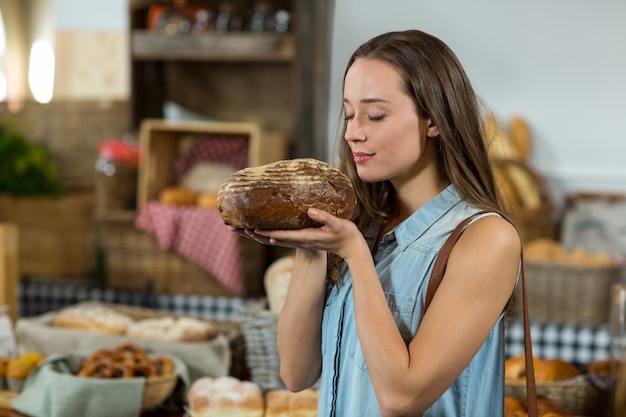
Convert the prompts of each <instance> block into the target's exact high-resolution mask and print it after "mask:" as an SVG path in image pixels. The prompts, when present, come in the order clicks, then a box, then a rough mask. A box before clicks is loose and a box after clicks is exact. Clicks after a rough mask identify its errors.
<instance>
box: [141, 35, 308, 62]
mask: <svg viewBox="0 0 626 417" xmlns="http://www.w3.org/2000/svg"><path fill="white" fill-rule="evenodd" d="M295 50H296V48H295V39H294V36H293V35H291V34H275V33H258V34H257V33H245V32H241V33H234V32H231V33H223V34H221V33H214V34H206V35H189V36H184V35H180V36H169V35H164V34H159V33H154V32H150V31H147V30H133V31H132V35H131V53H132V58H133V59H134V60H164V61H167V60H172V61H184V60H188V61H220V62H224V61H237V62H291V61H293V60H294V59H295Z"/></svg>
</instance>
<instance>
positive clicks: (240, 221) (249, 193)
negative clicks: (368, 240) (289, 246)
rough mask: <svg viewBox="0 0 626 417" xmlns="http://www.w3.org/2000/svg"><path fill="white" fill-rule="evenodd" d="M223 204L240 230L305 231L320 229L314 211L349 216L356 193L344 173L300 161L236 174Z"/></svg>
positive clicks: (221, 197) (225, 215) (223, 191)
mask: <svg viewBox="0 0 626 417" xmlns="http://www.w3.org/2000/svg"><path fill="white" fill-rule="evenodd" d="M217 204H218V209H219V211H220V215H221V216H222V219H223V221H224V223H226V224H227V225H230V226H234V227H236V228H241V229H299V228H305V227H315V226H319V224H317V223H316V222H314V221H313V220H311V219H310V218H309V216H308V215H307V210H308V209H309V208H318V209H321V210H324V211H328V212H329V213H331V214H332V215H334V216H337V217H341V218H344V219H347V218H349V217H350V216H351V215H352V212H353V210H354V208H355V206H356V194H355V192H354V188H353V186H352V183H351V182H350V180H349V179H348V177H347V176H346V175H344V174H343V173H342V172H341V171H339V170H338V169H336V168H333V167H331V166H330V165H328V164H326V163H325V162H322V161H318V160H316V159H312V158H299V159H291V160H283V161H278V162H274V163H271V164H268V165H263V166H258V167H248V168H244V169H242V170H239V171H237V172H235V173H234V174H233V175H231V176H230V177H228V178H227V179H226V180H224V182H223V183H222V185H221V187H220V189H219V191H218V195H217Z"/></svg>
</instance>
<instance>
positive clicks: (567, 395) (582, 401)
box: [504, 379, 609, 417]
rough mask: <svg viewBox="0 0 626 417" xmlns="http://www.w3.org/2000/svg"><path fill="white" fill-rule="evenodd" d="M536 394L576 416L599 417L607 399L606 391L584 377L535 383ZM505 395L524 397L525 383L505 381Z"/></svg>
mask: <svg viewBox="0 0 626 417" xmlns="http://www.w3.org/2000/svg"><path fill="white" fill-rule="evenodd" d="M536 388H537V396H538V397H543V398H547V399H549V400H551V401H553V402H555V403H556V404H557V405H558V406H559V407H561V408H562V409H564V410H565V411H567V412H568V413H571V414H574V415H577V416H588V417H599V416H603V415H605V414H604V412H605V408H606V406H607V404H608V401H609V393H608V391H606V390H604V389H601V388H599V387H596V386H595V385H593V384H592V383H591V382H589V381H587V380H585V379H575V380H571V381H557V382H542V383H537V384H536ZM504 393H505V395H510V396H513V397H516V398H519V399H524V398H526V384H525V383H518V382H506V384H505V387H504Z"/></svg>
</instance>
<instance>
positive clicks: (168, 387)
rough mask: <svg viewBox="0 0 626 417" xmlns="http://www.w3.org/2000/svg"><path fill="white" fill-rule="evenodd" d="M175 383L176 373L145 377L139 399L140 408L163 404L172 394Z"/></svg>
mask: <svg viewBox="0 0 626 417" xmlns="http://www.w3.org/2000/svg"><path fill="white" fill-rule="evenodd" d="M177 383H178V375H177V374H169V375H163V376H156V377H151V378H147V379H146V384H145V386H144V389H143V397H142V399H141V410H142V411H146V410H151V409H153V408H155V407H158V406H159V405H161V404H163V403H164V402H165V400H167V399H168V398H169V397H170V395H172V393H173V392H174V389H175V388H176V384H177Z"/></svg>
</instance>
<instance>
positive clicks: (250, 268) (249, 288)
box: [98, 211, 265, 297]
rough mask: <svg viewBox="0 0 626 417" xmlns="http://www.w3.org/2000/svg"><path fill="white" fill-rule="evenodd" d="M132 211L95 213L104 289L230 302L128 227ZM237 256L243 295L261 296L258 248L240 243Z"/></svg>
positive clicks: (215, 285) (199, 272)
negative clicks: (219, 298)
mask: <svg viewBox="0 0 626 417" xmlns="http://www.w3.org/2000/svg"><path fill="white" fill-rule="evenodd" d="M135 217H136V213H135V212H134V211H109V212H108V213H106V214H100V217H99V219H98V234H99V240H100V244H101V245H102V247H103V249H104V254H105V264H106V265H105V268H106V274H107V284H108V286H109V287H110V288H114V289H120V290H129V291H142V290H145V289H146V288H147V285H148V284H152V285H153V290H154V292H155V293H158V294H200V295H214V296H225V297H232V296H234V295H235V294H233V293H232V292H231V291H230V290H229V289H227V288H225V287H223V286H222V285H221V284H220V283H219V281H217V279H216V278H215V277H214V276H213V275H212V274H211V273H210V272H208V271H206V270H205V269H203V268H202V267H200V266H199V265H196V264H195V263H193V262H192V261H189V260H187V259H186V258H184V257H182V256H181V255H179V254H178V253H176V252H175V251H164V250H161V249H160V248H159V246H158V244H157V243H156V241H155V239H154V237H153V236H152V235H150V234H148V233H146V232H143V231H141V230H139V229H137V228H136V227H135V226H134V220H135ZM240 243H241V244H240V250H241V253H240V257H241V259H242V260H244V262H243V264H242V268H243V273H244V279H245V285H246V295H247V296H253V295H255V294H261V293H262V292H263V275H262V274H263V270H264V268H263V266H264V264H265V253H264V250H265V249H264V247H263V245H261V244H259V243H257V242H254V241H252V240H250V239H245V238H241V240H240Z"/></svg>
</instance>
